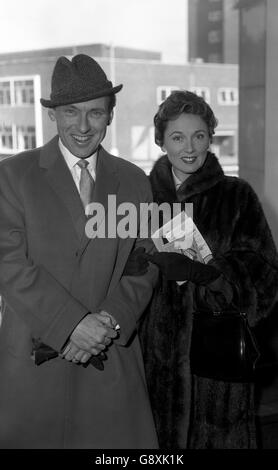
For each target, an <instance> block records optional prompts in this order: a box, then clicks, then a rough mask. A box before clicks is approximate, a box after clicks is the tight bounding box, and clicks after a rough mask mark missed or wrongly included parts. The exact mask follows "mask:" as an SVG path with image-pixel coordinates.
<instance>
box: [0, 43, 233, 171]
mask: <svg viewBox="0 0 278 470" xmlns="http://www.w3.org/2000/svg"><path fill="white" fill-rule="evenodd" d="M96 46H97V47H96ZM80 52H84V53H87V54H90V55H92V56H93V57H94V58H96V60H98V61H99V63H100V64H101V66H102V67H103V68H104V70H105V71H106V73H107V75H108V76H109V78H111V79H112V81H113V83H115V84H120V83H123V84H124V87H123V89H122V91H121V92H120V93H119V94H118V95H117V106H116V110H115V117H114V120H113V123H112V124H111V126H109V128H108V133H107V136H106V140H105V147H106V148H107V149H108V150H110V151H112V152H113V153H114V154H116V155H120V156H122V157H124V158H126V159H128V160H131V161H133V162H134V163H135V164H137V165H138V166H140V167H141V168H143V169H144V170H145V171H146V172H147V173H148V172H149V170H150V168H151V167H152V165H153V163H154V161H155V160H156V159H157V158H158V157H159V155H160V154H161V150H160V148H159V147H157V146H156V144H155V143H154V128H153V117H154V114H155V113H156V111H157V108H158V105H159V104H160V103H161V101H163V100H164V99H165V98H166V96H167V95H168V94H169V93H170V92H171V91H172V90H173V89H189V90H191V91H194V92H196V93H197V94H201V95H202V96H204V98H205V99H206V100H207V101H208V102H209V103H210V104H211V106H212V108H213V110H214V112H215V115H216V116H217V118H218V120H219V126H218V128H217V132H216V136H215V139H214V143H213V146H212V147H213V150H214V151H215V152H216V153H217V155H218V156H219V157H220V161H221V163H222V164H223V165H224V169H225V171H226V172H229V173H234V174H236V173H237V140H238V139H237V113H238V68H237V66H236V65H227V64H192V63H189V64H186V65H170V64H165V63H162V62H161V57H160V54H159V53H155V52H148V53H146V54H145V55H144V52H145V51H137V50H135V51H134V50H131V49H130V50H129V49H124V48H113V49H112V48H111V47H109V46H106V45H92V47H91V49H90V46H88V45H87V46H84V47H83V46H79V47H78V48H76V47H74V48H70V47H69V48H64V49H61V48H59V49H48V50H43V51H40V52H39V51H31V52H26V53H19V54H16V53H14V54H9V55H7V54H1V55H0V155H2V157H5V156H8V155H12V154H14V153H17V152H19V151H21V150H24V149H28V148H33V147H35V146H40V145H42V144H44V143H45V142H47V141H48V140H49V139H50V138H51V137H52V136H53V135H54V134H55V132H56V129H55V125H54V124H53V123H52V122H51V121H50V119H49V117H48V114H47V110H46V109H44V108H42V106H41V105H40V102H39V99H40V97H44V98H48V97H49V94H50V87H51V75H52V71H53V67H54V65H55V62H56V60H57V58H58V57H59V56H60V55H66V56H67V57H69V58H70V57H71V56H72V55H74V54H76V53H80Z"/></svg>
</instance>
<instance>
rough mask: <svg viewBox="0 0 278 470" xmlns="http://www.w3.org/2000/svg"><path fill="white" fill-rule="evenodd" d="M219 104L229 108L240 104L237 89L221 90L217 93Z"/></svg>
mask: <svg viewBox="0 0 278 470" xmlns="http://www.w3.org/2000/svg"><path fill="white" fill-rule="evenodd" d="M217 101H218V104H221V105H225V106H229V105H234V106H235V105H237V104H238V89H237V88H219V90H218V93H217Z"/></svg>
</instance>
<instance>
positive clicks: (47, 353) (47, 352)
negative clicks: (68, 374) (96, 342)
mask: <svg viewBox="0 0 278 470" xmlns="http://www.w3.org/2000/svg"><path fill="white" fill-rule="evenodd" d="M32 355H33V357H34V361H35V364H36V365H37V366H39V365H40V364H42V363H43V362H45V361H49V360H50V359H53V358H54V357H57V356H58V355H59V354H58V353H57V351H55V350H54V349H52V348H51V347H50V346H47V345H46V344H44V343H41V342H40V341H37V340H33V351H32ZM105 359H106V354H105V353H104V352H103V351H102V352H101V353H100V354H99V355H98V356H91V357H90V359H89V360H88V361H87V362H85V363H84V364H83V363H82V365H83V367H87V366H88V365H89V364H92V366H94V367H95V368H96V369H98V370H103V369H104V365H103V362H102V361H103V360H105ZM78 365H79V363H78Z"/></svg>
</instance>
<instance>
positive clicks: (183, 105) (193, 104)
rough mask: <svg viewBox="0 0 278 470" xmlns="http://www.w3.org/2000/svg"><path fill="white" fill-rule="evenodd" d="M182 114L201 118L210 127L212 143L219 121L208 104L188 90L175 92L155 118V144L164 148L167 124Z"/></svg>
mask: <svg viewBox="0 0 278 470" xmlns="http://www.w3.org/2000/svg"><path fill="white" fill-rule="evenodd" d="M182 113H186V114H196V115H197V116H200V117H201V118H202V119H203V120H204V122H205V123H206V125H207V126H208V132H209V137H210V141H211V142H212V136H213V134H214V133H215V132H214V130H215V128H216V126H217V124H218V121H217V119H216V117H215V115H214V113H213V111H212V109H211V107H210V106H209V105H208V103H207V102H206V101H205V100H204V99H203V98H202V97H201V96H198V95H196V94H195V93H192V92H190V91H187V90H175V91H172V93H171V94H170V95H169V96H168V98H166V100H165V101H163V103H161V105H160V106H159V108H158V111H157V113H156V115H155V116H154V128H155V143H156V144H157V145H159V146H160V147H162V146H163V141H164V132H165V128H166V125H167V122H168V121H170V120H174V119H177V118H178V117H179V116H180V115H181V114H182Z"/></svg>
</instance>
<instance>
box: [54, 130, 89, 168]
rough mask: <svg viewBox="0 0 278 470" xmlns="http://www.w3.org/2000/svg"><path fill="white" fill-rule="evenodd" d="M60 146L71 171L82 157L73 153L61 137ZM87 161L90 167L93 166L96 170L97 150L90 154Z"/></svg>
mask: <svg viewBox="0 0 278 470" xmlns="http://www.w3.org/2000/svg"><path fill="white" fill-rule="evenodd" d="M59 148H60V150H61V152H62V155H63V157H64V159H65V161H66V164H67V165H68V167H69V169H70V171H72V169H73V168H74V167H75V165H76V163H77V162H78V161H79V160H80V158H78V157H76V156H75V155H73V154H72V153H71V152H70V151H69V149H67V147H65V146H64V144H63V142H62V141H61V139H60V138H59ZM86 160H87V162H88V163H89V168H91V169H92V170H93V171H94V172H96V165H97V151H96V152H95V153H93V154H92V155H90V157H88V158H86Z"/></svg>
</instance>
